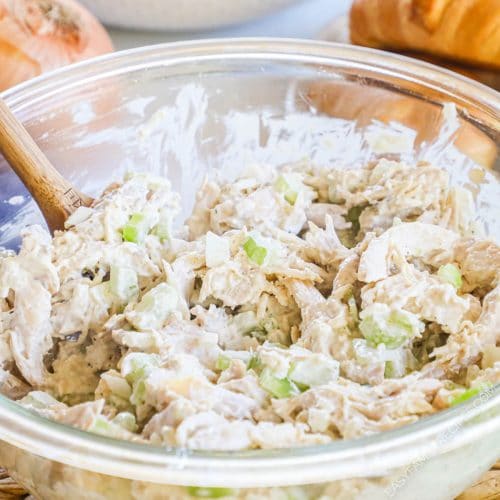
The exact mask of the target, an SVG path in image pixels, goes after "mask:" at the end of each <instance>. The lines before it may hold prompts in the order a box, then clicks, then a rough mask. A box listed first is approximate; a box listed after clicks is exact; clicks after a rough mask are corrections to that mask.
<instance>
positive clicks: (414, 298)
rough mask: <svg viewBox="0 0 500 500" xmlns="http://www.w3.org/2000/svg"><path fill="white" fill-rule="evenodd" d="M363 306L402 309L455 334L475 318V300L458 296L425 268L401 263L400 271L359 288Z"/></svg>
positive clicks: (451, 288)
mask: <svg viewBox="0 0 500 500" xmlns="http://www.w3.org/2000/svg"><path fill="white" fill-rule="evenodd" d="M361 298H362V306H363V309H364V308H366V307H367V306H368V305H370V304H374V303H382V304H386V305H388V306H390V307H398V308H401V309H405V310H407V311H409V312H411V313H413V314H416V315H417V316H418V317H419V318H421V319H425V320H427V321H431V322H434V323H437V324H439V325H441V326H442V328H443V330H444V331H445V332H447V333H456V332H458V331H459V329H460V325H461V324H462V322H463V321H464V320H468V319H472V320H475V319H477V313H478V310H479V308H478V307H477V305H478V304H477V299H476V298H475V297H473V296H471V295H465V296H460V295H458V294H457V290H456V289H455V288H454V287H453V285H451V284H449V283H445V282H443V281H442V280H440V279H439V278H437V277H436V276H434V275H431V274H429V273H428V272H427V271H418V270H417V269H416V268H415V267H414V266H412V265H408V264H406V265H403V267H402V269H401V272H399V273H398V274H393V275H392V276H389V277H386V278H385V279H382V280H380V281H377V282H376V283H375V284H372V285H366V286H365V287H363V289H362V290H361Z"/></svg>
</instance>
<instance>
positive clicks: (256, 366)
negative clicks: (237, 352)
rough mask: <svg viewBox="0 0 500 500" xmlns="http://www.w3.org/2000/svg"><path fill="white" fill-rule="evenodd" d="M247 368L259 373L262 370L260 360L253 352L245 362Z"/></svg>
mask: <svg viewBox="0 0 500 500" xmlns="http://www.w3.org/2000/svg"><path fill="white" fill-rule="evenodd" d="M247 369H248V370H253V371H254V372H255V373H260V372H261V370H262V362H261V360H260V358H259V356H257V354H254V355H253V356H252V357H251V358H250V361H249V362H248V364H247Z"/></svg>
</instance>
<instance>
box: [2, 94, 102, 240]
mask: <svg viewBox="0 0 500 500" xmlns="http://www.w3.org/2000/svg"><path fill="white" fill-rule="evenodd" d="M0 153H2V154H3V156H4V157H5V159H6V160H7V162H8V163H9V164H10V166H11V167H12V168H13V170H14V171H15V172H16V174H17V175H18V176H19V178H20V179H21V180H22V181H23V183H24V185H25V186H26V188H27V189H28V191H29V192H30V193H31V195H32V196H33V198H34V199H35V201H36V202H37V203H38V206H39V207H40V210H41V211H42V214H43V216H44V217H45V220H46V221H47V224H48V226H49V228H50V230H51V231H54V230H56V229H63V228H64V221H65V220H66V219H67V218H68V216H69V215H70V214H72V213H73V212H74V211H75V210H76V209H77V208H78V207H81V206H83V205H84V206H88V205H90V204H91V203H92V201H93V200H92V198H90V197H88V196H85V195H83V194H82V193H80V192H78V191H77V190H76V189H75V188H74V187H73V186H72V185H71V183H69V182H68V181H67V180H66V179H65V178H64V177H63V176H62V175H61V174H60V173H59V172H58V171H57V170H56V169H55V168H54V166H53V165H52V164H51V163H50V161H49V160H48V158H47V157H46V156H45V155H44V154H43V153H42V151H41V150H40V148H39V147H38V146H37V145H36V143H35V141H34V140H33V139H32V137H31V136H30V135H29V133H28V132H27V130H26V129H25V128H24V127H23V125H22V124H21V123H20V122H19V120H17V118H16V117H15V116H14V114H13V113H12V111H11V110H10V109H9V108H8V106H7V105H6V104H5V102H4V101H3V100H2V99H0Z"/></svg>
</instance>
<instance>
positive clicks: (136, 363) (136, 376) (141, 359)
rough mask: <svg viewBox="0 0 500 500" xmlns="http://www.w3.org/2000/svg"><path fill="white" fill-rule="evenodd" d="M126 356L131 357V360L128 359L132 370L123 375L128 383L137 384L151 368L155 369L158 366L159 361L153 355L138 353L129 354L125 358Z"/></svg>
mask: <svg viewBox="0 0 500 500" xmlns="http://www.w3.org/2000/svg"><path fill="white" fill-rule="evenodd" d="M128 356H131V358H128V359H131V361H130V365H131V368H132V369H131V370H130V372H129V373H127V375H125V379H126V380H127V382H129V383H133V382H137V381H138V380H140V379H143V378H145V377H147V376H148V375H149V374H150V373H151V371H152V370H153V368H157V367H158V366H159V365H160V361H159V359H158V357H157V356H155V355H151V354H146V353H142V352H141V353H139V352H138V353H130V354H128V355H127V357H128ZM125 359H126V358H125Z"/></svg>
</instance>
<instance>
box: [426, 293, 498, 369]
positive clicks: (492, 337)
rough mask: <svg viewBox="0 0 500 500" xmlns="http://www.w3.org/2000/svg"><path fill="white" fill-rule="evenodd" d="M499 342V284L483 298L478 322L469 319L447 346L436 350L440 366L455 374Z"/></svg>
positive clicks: (435, 353) (475, 361)
mask: <svg viewBox="0 0 500 500" xmlns="http://www.w3.org/2000/svg"><path fill="white" fill-rule="evenodd" d="M498 343H500V285H499V286H497V287H496V288H495V289H493V290H492V291H491V292H490V293H488V294H487V295H486V296H485V298H484V300H483V307H482V311H481V315H480V316H479V318H478V319H477V321H476V322H474V323H473V322H471V321H467V322H466V323H465V324H464V325H463V327H462V328H461V329H460V330H459V331H458V332H456V333H455V334H454V335H450V337H449V338H448V339H447V342H446V344H445V345H444V346H442V347H438V348H437V349H435V350H434V352H433V353H432V355H433V356H434V357H435V358H436V363H437V364H438V366H440V367H442V368H443V369H444V370H445V371H447V372H451V373H452V374H456V373H458V372H459V371H460V370H461V369H462V368H466V367H467V366H472V365H473V364H474V363H477V362H478V361H479V359H480V357H481V354H482V353H483V352H484V351H485V349H487V348H488V347H492V346H495V345H496V344H498Z"/></svg>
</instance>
